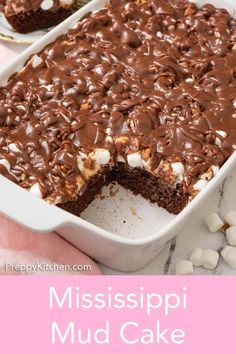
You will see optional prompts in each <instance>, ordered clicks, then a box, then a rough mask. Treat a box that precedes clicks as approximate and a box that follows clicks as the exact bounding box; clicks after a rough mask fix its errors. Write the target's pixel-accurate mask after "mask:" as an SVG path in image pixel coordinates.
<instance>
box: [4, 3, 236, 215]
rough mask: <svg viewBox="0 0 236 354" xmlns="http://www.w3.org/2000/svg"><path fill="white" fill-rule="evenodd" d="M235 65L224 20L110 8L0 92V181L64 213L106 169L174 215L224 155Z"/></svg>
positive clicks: (231, 122)
mask: <svg viewBox="0 0 236 354" xmlns="http://www.w3.org/2000/svg"><path fill="white" fill-rule="evenodd" d="M235 63H236V20H235V19H233V18H232V17H231V16H230V15H229V13H228V12H227V11H226V10H224V9H217V8H215V7H214V6H212V5H205V6H202V7H201V8H197V7H196V5H194V4H192V3H190V2H189V1H187V0H181V1H178V0H147V1H145V0H136V1H135V0H129V1H124V0H116V1H115V0H112V1H111V2H110V4H109V5H108V7H107V8H106V9H103V10H100V11H97V12H94V13H89V14H87V16H85V17H84V18H83V19H82V20H81V21H80V22H79V23H78V24H77V26H75V28H73V29H71V30H70V31H69V32H68V34H65V35H63V36H61V37H59V38H58V39H57V40H56V41H55V42H54V43H52V44H50V45H48V46H47V47H46V48H45V49H43V50H42V51H41V52H40V53H38V54H35V55H33V56H32V57H31V58H30V59H29V60H28V61H27V63H26V64H25V66H24V68H23V69H22V70H21V71H20V72H19V73H16V74H15V75H13V76H12V77H11V79H10V80H9V82H8V84H7V85H6V86H5V87H3V88H1V89H0V173H2V174H3V175H4V176H6V177H7V178H10V179H11V180H13V181H14V182H15V183H17V184H19V185H20V186H22V187H23V188H26V189H28V190H29V191H30V192H31V193H33V194H34V195H37V196H38V197H41V198H44V199H45V200H47V201H48V202H49V203H53V204H56V205H64V204H65V203H67V202H73V201H76V200H77V199H78V197H79V198H82V197H83V195H84V198H86V200H87V198H88V199H91V195H92V194H95V193H92V192H91V195H89V197H88V196H87V195H86V191H88V186H90V187H91V185H90V183H93V182H92V181H93V180H94V179H96V178H97V177H96V176H102V175H104V174H106V173H105V171H106V170H107V168H108V169H110V170H113V172H112V173H113V179H114V180H118V181H119V182H120V183H121V184H123V185H124V186H126V187H128V188H130V189H131V190H133V191H134V192H135V193H136V192H138V189H139V188H140V191H139V193H142V194H143V195H144V196H145V197H146V198H149V199H151V200H153V201H157V202H158V203H159V205H161V206H163V207H165V208H166V209H167V210H169V211H171V212H174V213H177V212H179V211H180V210H181V209H182V208H183V207H184V205H186V203H187V201H188V200H191V199H192V198H193V197H194V196H195V195H196V194H197V193H198V192H199V191H201V190H202V189H203V188H204V187H205V186H206V185H207V184H208V182H209V180H211V179H212V178H213V177H214V176H215V174H216V173H217V171H218V170H219V168H220V167H221V166H222V165H223V164H224V162H225V161H226V160H227V159H228V158H229V157H230V156H231V154H232V153H233V152H234V151H235V149H236V69H235ZM120 164H122V166H123V167H122V169H121V168H120V167H118V170H117V166H120ZM144 181H146V182H145V183H144ZM142 184H146V185H145V187H144V186H143V185H142ZM155 184H156V185H155ZM136 185H137V186H136ZM96 187H97V186H96ZM91 188H92V187H91ZM94 188H95V186H94ZM99 188H100V186H99ZM95 192H96V190H95ZM81 200H82V199H81ZM81 203H82V202H81ZM84 205H87V202H86V203H84Z"/></svg>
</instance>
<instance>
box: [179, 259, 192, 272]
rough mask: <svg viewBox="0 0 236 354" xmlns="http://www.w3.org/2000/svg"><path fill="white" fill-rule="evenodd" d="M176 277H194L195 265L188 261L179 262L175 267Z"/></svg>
mask: <svg viewBox="0 0 236 354" xmlns="http://www.w3.org/2000/svg"><path fill="white" fill-rule="evenodd" d="M175 274H176V275H193V274H194V270H193V263H192V262H190V261H186V260H181V261H179V262H178V263H177V264H176V266H175Z"/></svg>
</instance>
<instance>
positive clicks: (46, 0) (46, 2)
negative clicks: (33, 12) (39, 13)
mask: <svg viewBox="0 0 236 354" xmlns="http://www.w3.org/2000/svg"><path fill="white" fill-rule="evenodd" d="M53 5H54V1H53V0H43V1H42V3H41V5H40V7H41V9H42V10H44V11H47V10H49V9H51V8H52V7H53Z"/></svg>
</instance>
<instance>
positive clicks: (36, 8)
mask: <svg viewBox="0 0 236 354" xmlns="http://www.w3.org/2000/svg"><path fill="white" fill-rule="evenodd" d="M0 5H1V6H0V9H1V10H2V12H3V13H4V14H5V17H6V19H7V20H8V22H9V23H10V25H11V26H12V28H13V29H14V30H15V31H16V32H19V33H28V32H33V31H36V30H40V29H43V28H49V27H52V26H56V25H57V24H59V23H60V22H62V21H63V20H65V19H66V18H67V17H68V16H70V15H71V14H72V13H73V12H74V11H76V10H77V1H76V0H33V1H31V0H0Z"/></svg>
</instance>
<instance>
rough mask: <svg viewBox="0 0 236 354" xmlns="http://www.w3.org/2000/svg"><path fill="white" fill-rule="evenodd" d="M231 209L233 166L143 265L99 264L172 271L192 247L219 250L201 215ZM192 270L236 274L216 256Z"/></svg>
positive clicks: (221, 241)
mask: <svg viewBox="0 0 236 354" xmlns="http://www.w3.org/2000/svg"><path fill="white" fill-rule="evenodd" d="M4 45H6V46H7V47H8V48H9V49H11V50H12V51H14V52H15V53H16V54H17V53H20V52H21V51H22V50H23V49H25V48H26V47H27V46H26V45H23V46H22V45H16V44H9V43H4ZM231 209H233V210H236V168H235V169H234V171H233V173H231V175H230V176H229V177H228V178H227V180H226V181H225V182H224V184H223V185H222V186H221V187H220V188H218V189H217V190H216V191H215V192H214V193H213V194H212V195H211V197H210V198H209V199H208V202H207V203H206V204H205V205H204V206H202V207H201V209H199V210H198V211H197V212H196V213H195V215H194V216H193V217H192V218H191V220H190V221H189V222H188V224H186V226H185V227H184V229H183V230H182V231H181V232H180V233H179V234H178V235H177V237H176V238H175V239H173V240H172V241H171V242H169V243H168V244H167V245H166V246H165V247H164V249H163V250H162V252H161V253H160V254H159V255H158V256H157V257H156V258H155V259H154V260H153V261H152V262H151V263H150V264H149V265H148V266H147V267H145V268H144V269H141V270H140V271H138V272H134V273H121V272H118V271H115V270H112V269H109V268H107V267H105V266H103V265H101V268H102V270H103V272H104V274H117V275H119V274H134V275H135V274H141V275H162V274H168V275H172V274H174V271H175V264H176V262H177V261H178V260H180V259H188V258H189V255H190V253H191V251H192V250H193V248H194V247H201V248H211V249H215V250H217V251H220V250H221V249H222V248H223V247H224V245H226V240H225V237H224V235H223V234H222V233H220V232H219V233H215V234H211V233H210V232H209V231H208V229H207V227H206V225H205V223H204V219H205V217H206V215H207V214H208V213H210V212H212V211H219V213H220V214H221V215H222V216H224V215H225V213H226V212H227V211H228V210H231ZM195 273H196V274H197V275H199V274H200V275H203V274H204V275H222V274H224V275H234V274H235V275H236V270H232V269H230V268H229V267H228V266H227V265H226V264H225V263H224V261H223V260H222V259H220V262H219V264H218V267H217V269H215V270H214V271H208V270H206V269H203V268H195Z"/></svg>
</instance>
